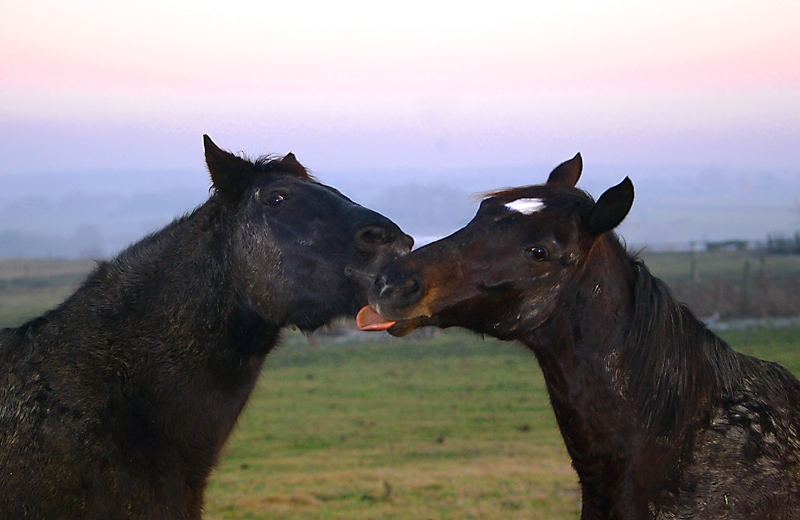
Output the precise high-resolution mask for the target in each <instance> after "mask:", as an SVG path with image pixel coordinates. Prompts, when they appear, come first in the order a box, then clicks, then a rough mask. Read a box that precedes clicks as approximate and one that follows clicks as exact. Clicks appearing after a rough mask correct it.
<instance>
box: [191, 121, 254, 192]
mask: <svg viewBox="0 0 800 520" xmlns="http://www.w3.org/2000/svg"><path fill="white" fill-rule="evenodd" d="M203 146H204V147H205V150H206V165H207V166H208V172H209V173H210V174H211V183H212V184H213V185H214V189H215V190H217V193H219V194H220V196H221V197H222V198H223V199H225V200H226V201H228V202H236V201H238V200H239V198H240V197H241V196H242V193H244V190H245V189H246V188H247V183H248V181H249V179H250V176H251V174H252V170H253V164H252V163H251V162H250V161H247V160H245V159H242V158H241V157H236V156H235V155H233V154H232V153H230V152H226V151H225V150H222V149H221V148H220V147H218V146H217V145H216V144H214V141H212V140H211V138H210V137H208V136H207V135H203Z"/></svg>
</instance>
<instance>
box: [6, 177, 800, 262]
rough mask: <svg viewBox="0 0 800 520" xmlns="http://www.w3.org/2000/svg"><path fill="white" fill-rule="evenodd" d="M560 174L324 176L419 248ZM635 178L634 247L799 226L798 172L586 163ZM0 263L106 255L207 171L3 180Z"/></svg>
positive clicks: (202, 193)
mask: <svg viewBox="0 0 800 520" xmlns="http://www.w3.org/2000/svg"><path fill="white" fill-rule="evenodd" d="M552 166H553V165H549V166H524V167H523V166H516V167H498V168H496V169H486V168H481V169H477V168H476V169H460V170H452V171H435V172H430V171H428V172H424V171H405V170H404V171H375V172H358V173H350V172H330V173H328V172H319V173H318V174H317V175H318V177H319V179H320V180H321V181H322V182H325V183H326V184H330V185H332V186H335V187H337V188H339V189H340V190H341V191H342V192H343V193H344V194H345V195H347V196H349V197H350V198H352V199H353V200H355V201H356V202H358V203H360V204H362V205H364V206H367V207H371V208H373V209H375V210H377V211H380V212H382V213H384V214H386V215H387V216H389V217H390V218H392V219H393V220H395V221H396V222H397V223H398V224H399V225H400V226H401V227H402V228H403V229H404V230H406V231H407V232H409V233H411V234H412V235H415V236H417V237H418V239H421V241H423V242H424V241H426V240H429V239H431V238H434V237H438V236H444V235H446V234H449V233H451V232H453V231H455V230H456V229H458V228H459V227H461V226H463V225H464V224H466V223H467V222H468V221H469V220H470V219H471V218H472V216H473V214H474V213H475V211H476V209H477V203H478V201H479V197H476V196H475V194H476V193H480V192H485V191H488V190H492V189H497V188H500V187H507V186H519V185H525V184H535V183H539V182H543V181H544V180H545V179H546V177H547V174H548V172H549V171H550V169H551V168H552ZM626 175H628V176H630V177H631V179H632V180H633V182H634V185H635V186H636V200H635V202H634V206H633V209H632V211H631V213H630V215H629V216H628V218H627V219H626V220H625V222H624V223H623V225H622V226H621V227H620V234H621V235H622V236H623V237H624V238H625V239H626V240H627V242H628V243H629V244H632V245H635V246H641V245H653V246H659V247H663V246H669V245H681V244H688V243H689V242H690V241H696V242H702V241H709V240H710V241H721V240H729V239H743V240H765V239H766V237H767V235H768V234H785V235H787V236H790V235H793V233H794V231H796V230H797V229H800V169H798V170H797V171H794V172H791V171H788V172H787V171H783V172H737V171H726V170H721V169H717V170H713V169H704V168H701V167H688V166H687V167H633V166H607V165H598V166H591V165H587V167H586V171H585V173H584V178H583V179H582V180H581V182H580V183H579V184H578V186H579V187H582V188H583V189H586V190H587V191H589V192H590V193H591V194H592V195H593V196H595V197H598V196H599V195H600V194H601V193H602V192H603V190H605V189H606V188H608V187H609V186H611V185H613V184H616V183H617V182H619V181H620V180H622V179H623V178H624V177H625V176H626ZM2 182H3V188H2V190H1V191H0V256H36V257H66V258H79V257H91V258H102V257H108V256H111V255H113V254H116V253H117V252H118V251H119V250H120V249H122V248H123V247H125V246H126V245H128V244H130V243H132V242H134V241H136V240H138V239H139V238H141V237H143V236H144V235H146V234H147V233H150V232H152V231H155V230H157V229H159V228H161V227H163V226H164V225H166V224H167V223H168V222H170V221H171V220H172V219H173V218H175V217H176V216H178V215H181V214H183V213H186V212H188V211H191V210H192V209H193V208H195V207H196V206H197V205H199V204H201V203H202V202H203V201H205V200H206V198H207V197H208V188H209V181H208V178H207V174H206V173H205V172H203V171H112V172H96V171H95V172H77V173H70V174H66V173H62V174H57V173H53V174H37V175H25V176H22V175H17V176H5V177H2Z"/></svg>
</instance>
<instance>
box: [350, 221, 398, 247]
mask: <svg viewBox="0 0 800 520" xmlns="http://www.w3.org/2000/svg"><path fill="white" fill-rule="evenodd" d="M393 235H394V234H393V233H392V232H391V231H390V230H388V229H386V228H384V227H381V226H368V227H365V228H362V229H360V230H358V232H357V233H356V242H357V243H358V244H359V246H361V247H362V248H367V249H372V248H374V247H376V246H382V245H383V244H388V243H389V242H392V241H393V240H394V239H395V237H394V236H393Z"/></svg>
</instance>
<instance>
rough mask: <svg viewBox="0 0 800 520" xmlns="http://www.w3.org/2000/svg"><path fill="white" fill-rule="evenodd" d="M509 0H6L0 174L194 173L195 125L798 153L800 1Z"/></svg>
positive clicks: (692, 151) (459, 155) (350, 150)
mask: <svg viewBox="0 0 800 520" xmlns="http://www.w3.org/2000/svg"><path fill="white" fill-rule="evenodd" d="M118 4H120V5H118ZM263 4H267V3H263ZM270 4H271V3H270ZM282 4H289V2H282ZM519 4H521V3H520V2H516V1H515V2H508V3H505V2H491V3H488V2H487V3H483V4H481V5H473V4H470V3H468V2H467V3H465V2H416V3H415V2H411V3H407V2H404V3H403V5H402V7H393V6H390V7H385V6H383V4H382V3H378V2H363V3H358V2H349V3H348V2H326V3H322V2H291V5H283V6H272V5H270V6H266V5H262V3H261V2H242V3H237V2H227V3H225V4H224V6H223V4H220V3H219V2H203V1H198V0H195V1H192V2H171V3H169V5H168V6H167V5H166V4H165V3H163V2H147V1H141V2H136V3H135V4H134V3H130V4H128V3H124V4H123V3H119V2H115V3H109V2H94V1H87V0H76V1H74V2H70V3H61V2H44V1H37V0H29V1H25V2H22V1H19V0H6V1H5V2H4V3H3V5H2V7H0V175H2V174H6V173H18V172H26V171H44V170H59V169H61V170H74V169H87V168H89V169H91V168H134V167H142V168H184V167H194V166H197V165H200V164H201V163H200V160H201V158H202V156H201V146H200V142H201V141H200V135H201V134H203V133H209V134H210V135H211V136H212V137H213V138H215V139H216V140H217V141H218V142H219V143H220V144H221V145H223V146H225V147H228V148H231V149H235V150H239V149H241V150H246V151H248V152H251V153H260V152H276V153H285V152H287V151H289V150H293V151H295V153H297V154H298V156H299V157H300V158H301V160H303V161H304V162H306V163H307V164H309V165H310V166H311V167H312V168H314V169H315V170H319V171H324V170H326V169H337V170H342V169H348V168H352V169H355V170H369V169H375V168H378V169H380V168H395V167H400V168H401V167H414V168H433V169H448V168H455V167H462V166H467V165H487V166H489V165H491V166H502V165H518V164H528V163H553V162H557V161H560V160H563V159H564V158H566V157H569V156H571V155H572V154H574V152H575V151H577V150H580V151H582V153H583V154H584V157H585V158H586V160H587V161H592V160H595V161H598V162H604V163H614V162H616V163H628V164H630V163H659V164H669V163H670V162H673V163H682V164H685V163H692V164H715V165H722V166H730V167H745V168H753V167H764V168H773V167H775V168H794V169H795V170H797V169H798V167H800V146H798V143H800V31H798V30H797V28H798V20H800V4H798V3H797V2H790V1H788V0H787V1H762V2H757V3H755V2H744V1H738V0H737V1H725V2H721V1H715V2H688V1H687V2H669V3H660V4H655V3H649V2H648V3H644V2H642V3H638V4H632V3H631V2H603V3H599V2H588V1H585V2H569V3H560V4H565V5H560V4H559V5H551V4H554V3H553V2H530V3H529V5H528V6H527V7H523V6H520V5H519Z"/></svg>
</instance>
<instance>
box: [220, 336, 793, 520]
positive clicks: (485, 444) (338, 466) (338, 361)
mask: <svg viewBox="0 0 800 520" xmlns="http://www.w3.org/2000/svg"><path fill="white" fill-rule="evenodd" d="M724 337H725V338H726V339H727V340H728V341H729V342H730V343H731V344H732V345H733V346H734V347H735V348H737V350H740V351H743V352H747V353H749V354H753V355H757V356H759V357H764V358H768V359H774V360H776V361H778V362H781V363H782V364H784V365H786V366H787V367H789V368H790V369H791V370H793V371H794V372H795V373H800V327H797V326H795V327H786V328H780V329H773V328H752V329H747V330H743V331H729V332H726V333H725V334H724ZM206 510H207V514H206V517H207V518H210V519H250V518H253V519H255V518H270V519H273V518H274V519H294V518H297V519H300V518H304V519H305V518H311V519H317V518H319V519H327V518H331V519H333V518H336V519H351V518H352V519H378V518H395V519H401V518H403V519H427V518H430V519H451V518H452V519H456V518H459V519H461V518H475V519H478V518H480V519H494V518H497V519H500V518H503V519H514V518H549V519H562V518H563V519H567V518H578V516H579V511H580V495H579V491H578V483H577V479H576V477H575V474H574V472H573V471H572V469H571V467H570V464H569V458H568V456H567V453H566V451H565V449H564V446H563V443H562V441H561V437H560V434H559V432H558V428H557V426H556V424H555V419H554V417H553V414H552V411H551V409H550V405H549V402H548V398H547V394H546V391H545V388H544V381H543V378H542V374H541V371H540V370H539V368H538V366H537V364H536V362H535V360H534V359H533V358H532V356H531V355H530V354H529V353H528V352H527V351H525V350H524V349H523V348H522V347H521V346H519V345H517V344H506V343H501V342H498V341H496V340H492V339H486V340H483V339H481V338H480V337H478V336H475V335H472V334H469V333H466V332H463V331H459V330H448V331H446V332H444V333H443V334H441V335H439V336H438V337H434V338H427V339H424V338H423V339H409V340H394V339H388V338H385V337H381V338H380V339H375V340H368V341H364V342H354V343H350V344H345V345H338V346H322V347H320V348H317V349H312V348H309V347H308V346H307V345H306V344H305V342H304V341H303V340H302V338H299V337H297V336H294V335H290V336H289V337H288V338H287V341H286V342H285V344H284V345H283V346H282V347H281V348H280V349H279V350H277V351H276V352H274V353H272V354H271V355H270V357H269V358H268V362H267V367H266V370H265V372H264V374H263V375H262V379H261V381H260V383H259V386H258V389H257V390H256V392H255V393H254V395H253V397H252V399H251V400H250V403H249V404H248V408H247V409H246V411H245V413H244V414H243V416H242V418H241V420H240V423H239V427H238V429H237V430H236V432H235V433H234V435H233V436H232V438H231V440H230V441H229V443H228V445H227V446H226V449H225V452H224V456H223V459H222V462H221V464H220V466H219V468H218V470H217V471H216V473H215V475H214V477H213V479H212V483H211V485H210V488H209V494H208V501H207V508H206Z"/></svg>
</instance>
